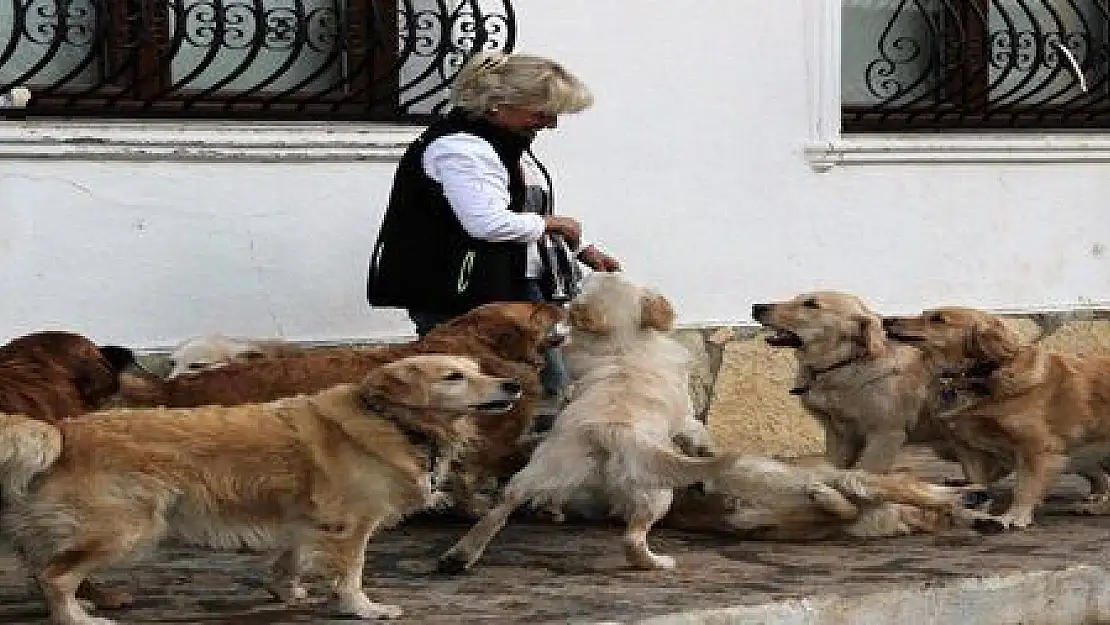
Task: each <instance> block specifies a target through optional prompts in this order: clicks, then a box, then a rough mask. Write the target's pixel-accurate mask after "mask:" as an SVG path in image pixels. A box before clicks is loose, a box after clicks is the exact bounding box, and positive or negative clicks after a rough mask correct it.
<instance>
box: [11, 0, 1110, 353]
mask: <svg viewBox="0 0 1110 625" xmlns="http://www.w3.org/2000/svg"><path fill="white" fill-rule="evenodd" d="M803 1H804V2H811V1H812V2H817V1H818V0H775V1H774V2H767V1H766V0H677V1H672V2H666V3H662V2H634V1H631V0H621V1H618V0H605V1H598V0H525V1H523V2H517V3H516V6H517V11H518V20H519V34H520V39H519V45H518V49H519V50H521V51H528V52H535V53H541V54H548V55H551V56H554V57H557V58H559V59H562V60H564V61H565V62H566V64H567V65H568V66H569V67H570V68H571V69H572V70H574V71H576V72H577V73H579V74H580V75H582V76H583V77H584V78H585V79H586V80H587V81H588V82H589V83H590V84H591V85H592V86H593V87H594V89H595V91H596V95H597V105H596V106H595V107H594V108H593V109H591V110H590V111H587V112H586V113H583V114H582V115H580V116H576V117H573V118H569V119H567V120H565V121H564V122H563V123H562V124H561V127H560V129H559V130H558V131H556V132H553V133H550V134H549V135H547V136H544V137H543V138H541V139H540V140H539V142H538V144H537V148H538V151H539V152H540V153H541V154H542V155H545V156H546V161H547V162H548V164H549V165H550V166H551V168H552V170H553V171H554V172H555V174H556V178H557V179H556V184H557V187H558V192H559V203H560V210H561V211H562V212H564V213H566V214H571V215H576V216H579V217H581V218H582V219H583V221H584V223H585V225H586V236H587V237H588V238H590V239H594V240H598V241H602V242H604V243H605V244H607V245H608V246H609V247H610V248H611V249H612V251H613V252H615V253H616V254H617V255H619V256H620V257H621V258H622V259H623V260H624V262H625V265H626V267H627V269H628V272H629V273H630V274H631V275H632V276H633V277H635V278H636V279H638V280H642V281H645V282H649V283H651V284H654V285H656V286H658V287H659V288H661V289H662V290H663V291H665V292H666V293H667V294H669V295H670V296H671V297H672V298H673V300H674V301H675V303H676V305H677V307H678V310H679V315H680V321H681V322H682V323H684V324H702V323H747V322H749V316H748V315H749V310H750V305H751V303H752V302H754V301H760V300H765V299H768V298H778V297H785V296H789V295H792V294H793V293H795V292H798V291H801V290H807V289H811V288H817V287H821V288H839V289H844V290H849V291H854V292H856V293H858V294H860V295H862V296H863V297H865V298H866V299H868V300H869V301H870V302H872V303H873V304H874V305H875V307H876V308H878V309H880V310H883V311H888V312H908V311H914V310H919V309H920V308H921V307H923V306H928V305H934V304H941V303H951V304H966V305H973V306H981V307H985V308H990V309H1004V310H1042V309H1068V308H1075V307H1089V306H1098V307H1110V258H1107V253H1106V251H1105V250H1106V248H1107V247H1108V246H1110V216H1108V215H1107V214H1106V209H1105V208H1104V206H1105V198H1107V197H1110V165H1108V164H1057V165H1045V164H1040V165H1016V164H1014V165H999V164H993V165H883V166H872V167H843V168H835V169H833V170H832V171H830V172H828V173H816V172H815V171H814V170H813V169H811V168H810V167H809V165H808V164H807V162H806V160H805V159H804V157H803V148H804V146H805V142H806V141H807V139H808V138H809V134H810V133H809V128H810V124H811V106H810V102H809V89H808V82H807V81H809V80H811V79H812V77H813V68H812V64H811V63H809V62H808V58H807V53H806V49H807V42H806V39H805V38H806V37H807V36H808V32H809V31H808V30H807V28H806V22H805V19H804V15H803V10H802V9H803V6H802V2H803ZM391 174H392V172H391V166H390V165H389V164H382V163H366V162H329V163H323V164H321V163H314V164H313V163H281V164H271V163H215V164H205V163H171V162H160V163H135V162H127V161H121V162H104V163H88V162H80V161H55V160H49V161H37V162H31V161H14V160H9V161H0V289H2V292H3V294H4V297H2V298H0V337H9V336H14V335H17V334H20V333H24V332H27V331H30V330H33V329H37V328H40V327H68V328H73V329H77V330H80V331H83V332H87V333H90V334H92V335H93V336H94V337H96V338H97V339H99V340H105V341H116V342H125V343H129V344H134V345H140V346H160V345H166V344H169V343H172V342H174V341H176V340H178V339H180V338H183V337H185V336H189V335H193V334H197V333H202V332H210V331H222V332H226V333H230V334H239V335H252V336H282V337H286V338H290V339H298V340H344V339H351V338H372V337H385V336H395V335H397V334H399V333H404V332H406V331H407V330H408V326H407V324H405V323H404V320H403V317H401V316H400V315H398V314H396V313H392V312H387V311H370V310H369V309H368V308H367V307H366V305H365V302H364V300H363V287H364V277H365V271H366V260H367V254H368V252H369V250H370V246H371V244H372V241H373V238H374V235H375V230H376V225H377V222H378V219H379V218H380V215H381V210H382V207H383V205H384V202H385V197H386V194H387V192H388V184H389V179H390V176H391Z"/></svg>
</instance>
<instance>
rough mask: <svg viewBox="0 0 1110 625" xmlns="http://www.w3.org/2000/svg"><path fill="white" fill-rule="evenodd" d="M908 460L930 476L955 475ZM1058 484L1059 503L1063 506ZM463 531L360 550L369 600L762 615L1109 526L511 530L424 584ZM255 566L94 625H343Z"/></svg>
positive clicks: (565, 616) (8, 580)
mask: <svg viewBox="0 0 1110 625" xmlns="http://www.w3.org/2000/svg"><path fill="white" fill-rule="evenodd" d="M922 458H923V457H922V456H921V455H920V454H910V455H909V456H908V460H907V462H908V463H909V464H911V465H913V466H914V468H915V469H917V470H919V471H920V472H921V473H924V474H927V475H929V476H931V477H936V476H939V475H949V474H954V473H953V470H954V467H953V466H951V465H946V464H942V463H937V462H935V461H931V460H923V459H922ZM1078 485H1079V482H1078V481H1077V480H1071V479H1069V480H1068V481H1067V482H1066V483H1065V485H1064V487H1063V488H1061V489H1058V493H1057V496H1063V497H1074V496H1075V495H1076V492H1075V489H1076V488H1078ZM465 529H466V526H465V525H463V524H459V523H445V522H442V521H439V522H434V523H433V522H430V521H419V522H410V523H408V524H406V525H404V526H401V527H398V528H395V529H392V530H389V531H387V532H384V533H383V534H381V535H379V536H378V537H377V538H376V540H374V541H373V542H372V543H371V546H370V553H369V554H368V559H367V569H366V588H367V592H368V594H369V595H370V597H371V598H372V599H373V600H376V601H382V602H387V603H393V604H398V605H400V606H402V607H403V608H404V609H405V610H406V616H405V617H404V618H402V619H400V620H399V621H395V622H397V623H404V624H414V623H431V624H439V623H443V624H446V623H491V624H494V623H524V622H527V623H532V624H544V623H584V622H595V621H603V620H617V621H622V622H625V621H630V620H633V619H635V618H638V617H647V616H654V615H660V614H666V613H670V612H677V611H681V610H684V609H701V608H712V607H724V606H728V605H739V604H751V603H762V602H767V601H773V600H779V599H788V598H796V597H802V596H812V595H822V594H841V595H856V594H866V593H873V592H879V591H882V590H884V589H893V588H894V587H896V586H899V585H917V586H921V585H931V584H938V583H944V582H945V581H950V580H953V579H956V578H960V577H967V576H980V575H984V574H993V573H1013V572H1017V571H1031V570H1048V569H1059V568H1063V567H1066V566H1072V565H1077V564H1094V565H1102V564H1104V562H1105V560H1106V558H1105V553H1106V551H1107V548H1108V546H1107V543H1108V541H1107V538H1108V535H1110V517H1088V516H1063V515H1046V516H1041V517H1040V518H1039V519H1038V524H1037V525H1036V526H1035V527H1033V528H1032V529H1029V530H1027V531H1024V532H1015V533H1008V534H998V535H979V534H976V533H973V532H970V531H965V530H958V531H953V532H951V533H946V534H943V535H939V536H918V537H910V538H903V539H895V540H886V541H876V542H871V543H849V542H824V543H816V544H786V543H766V542H763V543H760V542H740V541H735V540H730V539H729V538H727V537H721V536H709V535H698V534H691V533H686V532H679V531H674V530H666V529H663V530H658V531H656V532H654V533H653V546H654V547H655V548H656V550H657V551H659V552H661V553H667V554H671V555H675V556H677V557H678V560H679V568H678V569H677V570H675V571H669V572H640V571H632V570H629V569H627V568H625V567H624V563H623V558H622V556H621V552H620V546H619V543H618V542H617V538H618V536H619V532H618V530H617V529H616V528H614V527H607V526H603V525H592V526H588V525H587V526H584V525H566V526H558V525H551V524H540V523H536V522H527V523H526V522H516V523H510V525H509V527H508V528H506V530H505V531H504V532H503V533H502V534H501V535H499V536H498V537H497V539H495V541H494V543H493V544H492V545H491V546H490V549H489V551H487V553H486V557H485V558H484V559H483V560H482V561H481V562H480V563H479V564H478V566H477V567H476V568H475V569H474V570H473V571H472V572H470V573H468V574H465V575H462V576H457V577H447V576H439V575H436V574H434V573H433V571H432V569H433V567H434V563H435V559H436V557H437V556H438V555H439V554H440V553H442V552H443V551H444V550H445V549H446V548H447V547H448V546H450V544H451V543H452V542H453V541H454V540H455V539H457V538H458V537H459V536H460V535H461V534H462V533H463V532H464V531H465ZM262 562H263V559H262V558H261V557H260V556H257V555H245V554H236V553H212V552H204V551H199V550H192V549H183V548H169V549H164V550H162V551H159V552H158V553H157V554H155V555H154V556H153V557H151V558H150V559H147V560H145V561H143V562H141V563H140V564H138V565H136V566H134V567H132V568H130V569H120V570H112V571H106V572H104V573H102V574H101V575H100V576H99V578H100V579H102V580H104V581H105V582H107V583H110V584H116V585H122V586H125V587H128V588H129V589H131V590H133V591H134V592H135V593H136V595H137V596H138V597H139V602H138V604H137V605H136V606H135V607H134V608H132V609H129V610H122V611H118V612H115V613H111V614H110V613H105V614H104V616H111V617H114V618H118V619H119V620H120V621H122V622H125V623H234V624H236V625H254V624H273V625H284V624H290V623H321V624H327V623H343V622H346V623H349V622H351V621H343V620H328V619H327V618H325V617H324V615H323V613H322V612H321V606H318V605H313V604H309V605H308V606H305V607H298V608H295V609H290V608H286V607H284V606H282V605H281V604H277V603H273V602H271V601H269V600H268V597H267V595H266V593H265V592H264V591H263V590H262V589H261V586H260V575H259V574H260V572H261V563H262ZM44 616H45V613H44V610H43V607H42V604H41V602H40V601H39V600H38V599H36V598H35V597H34V596H33V595H32V594H31V593H30V587H29V585H28V583H27V581H26V576H25V574H24V573H23V572H22V571H21V570H20V569H19V568H18V567H17V565H16V562H15V560H14V558H13V557H12V556H11V555H10V554H7V553H0V623H29V624H30V623H35V624H37V623H45V620H44Z"/></svg>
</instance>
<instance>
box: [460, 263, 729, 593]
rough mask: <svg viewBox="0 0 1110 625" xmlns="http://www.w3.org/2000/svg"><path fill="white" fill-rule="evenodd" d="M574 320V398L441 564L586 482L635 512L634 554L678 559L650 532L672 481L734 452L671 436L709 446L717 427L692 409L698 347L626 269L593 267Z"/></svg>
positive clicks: (632, 557) (710, 472)
mask: <svg viewBox="0 0 1110 625" xmlns="http://www.w3.org/2000/svg"><path fill="white" fill-rule="evenodd" d="M569 322H570V326H571V329H570V337H569V343H568V344H567V345H566V347H565V348H564V353H565V355H566V360H567V365H568V368H569V369H570V373H571V378H572V380H573V389H572V392H571V397H570V403H569V404H568V405H567V407H566V408H565V409H564V410H563V412H562V413H561V414H560V415H559V416H558V418H557V419H556V420H555V424H554V427H553V428H552V430H551V432H550V433H549V434H548V435H547V436H546V437H545V438H544V440H543V441H542V442H540V443H539V445H538V446H537V447H536V449H535V451H534V452H533V454H532V458H531V460H530V461H529V462H528V465H527V466H525V467H524V468H523V469H522V470H521V471H520V472H519V473H517V474H516V475H515V476H513V478H512V480H510V482H509V484H508V486H507V487H506V489H505V493H504V500H503V503H502V504H501V505H499V506H497V507H496V508H494V509H493V510H491V511H490V512H489V513H487V514H486V516H485V517H483V518H482V519H481V520H480V521H479V522H478V523H477V524H476V525H475V526H474V527H473V528H472V529H471V530H470V532H469V533H468V534H467V535H466V536H465V537H463V539H462V540H460V541H459V543H458V544H456V545H455V546H454V547H452V548H451V549H450V550H449V551H448V552H447V553H446V554H445V555H444V556H443V558H441V561H440V567H441V569H443V570H445V571H459V570H463V569H466V568H468V567H470V566H471V565H472V564H473V563H474V562H475V561H477V559H478V558H479V557H480V556H481V554H482V552H483V551H484V549H485V547H486V545H487V544H489V541H490V540H491V539H492V538H493V536H494V535H495V534H496V533H497V532H498V531H499V530H500V529H501V527H503V526H504V524H505V522H506V520H507V519H508V517H509V515H510V514H511V513H512V511H513V510H514V509H516V508H517V507H519V506H521V505H523V504H525V503H531V504H532V505H536V506H547V507H554V508H558V507H561V506H562V505H564V504H565V503H566V502H567V501H568V500H570V499H571V498H572V497H573V496H575V495H576V494H579V493H581V492H582V491H583V490H587V491H594V490H596V491H599V492H602V493H604V495H605V496H606V498H607V500H608V502H609V504H610V506H611V507H612V509H613V512H614V513H616V514H620V515H622V516H623V517H624V518H625V519H626V520H627V523H628V525H627V530H626V532H625V536H624V548H625V553H626V556H627V558H628V560H629V562H630V564H632V565H633V566H635V567H638V568H648V569H665V568H671V567H673V566H674V559H673V558H671V557H669V556H664V555H657V554H654V553H652V552H651V550H650V549H649V548H648V544H647V534H648V532H649V531H650V530H651V527H652V525H654V524H655V522H656V521H658V520H659V519H660V518H662V517H663V515H664V514H666V512H667V510H668V509H669V507H670V505H671V500H672V497H673V489H674V488H677V487H681V486H689V485H691V484H694V483H696V482H700V481H705V480H709V479H711V478H712V477H714V476H715V475H718V474H720V472H721V471H722V470H723V469H725V468H727V467H729V466H730V465H731V464H732V463H733V462H734V459H733V458H731V457H727V456H718V457H689V456H687V455H684V454H683V453H682V452H681V451H680V450H679V449H678V448H677V447H676V445H675V443H674V442H673V441H674V440H675V439H678V440H683V441H687V442H689V443H690V445H691V446H692V447H695V448H696V447H707V446H708V444H709V434H708V432H707V431H706V429H705V426H704V425H702V424H701V423H700V422H698V421H697V420H696V419H694V416H693V407H692V405H691V401H690V392H689V379H690V360H691V359H690V354H689V353H688V352H687V350H686V349H685V348H684V347H683V346H682V345H681V344H679V343H678V342H676V341H675V340H673V339H671V338H669V337H668V336H667V334H666V333H667V332H668V331H669V330H671V329H672V327H673V323H674V312H673V310H672V308H671V305H670V303H669V302H668V301H667V299H666V298H664V297H663V296H662V295H659V294H657V293H653V292H651V291H649V290H647V289H645V288H643V287H640V286H637V285H634V284H632V283H630V282H628V281H626V280H625V279H624V278H623V277H621V276H620V275H617V274H594V275H592V276H590V277H589V278H588V279H587V280H586V283H585V284H584V288H583V292H582V294H581V295H579V296H578V297H577V298H575V300H574V301H572V302H571V303H570V306H569Z"/></svg>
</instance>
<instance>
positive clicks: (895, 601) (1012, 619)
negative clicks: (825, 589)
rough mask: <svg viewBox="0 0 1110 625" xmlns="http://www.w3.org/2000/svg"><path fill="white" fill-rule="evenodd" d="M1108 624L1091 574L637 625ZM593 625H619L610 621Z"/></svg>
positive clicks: (1104, 589)
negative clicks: (848, 624)
mask: <svg viewBox="0 0 1110 625" xmlns="http://www.w3.org/2000/svg"><path fill="white" fill-rule="evenodd" d="M1107 619H1110V573H1108V572H1107V571H1106V570H1105V569H1102V568H1099V567H1093V566H1077V567H1073V568H1068V569H1065V570H1062V571H1033V572H1029V573H1019V574H1016V575H1009V576H1005V577H987V578H982V579H967V580H961V581H959V582H957V583H955V584H950V585H943V586H938V587H928V586H926V587H924V588H918V589H899V590H894V591H888V592H882V593H875V594H870V595H864V596H862V597H847V598H845V597H811V598H805V599H801V600H793V601H783V602H775V603H767V604H762V605H754V606H740V607H735V608H723V609H712V610H698V611H693V612H686V613H679V614H670V615H665V616H659V617H653V618H647V619H643V620H639V621H634V622H635V623H636V624H637V625H764V624H766V625H772V624H773V625H842V624H844V623H851V624H852V625H882V624H886V623H913V624H914V625H966V624H968V623H974V624H975V625H1026V624H1029V623H1037V624H1038V625H1055V624H1059V625H1080V624H1090V625H1094V624H1097V623H1102V622H1105V621H1106V620H1107ZM595 625H617V622H616V621H606V622H604V623H597V624H595Z"/></svg>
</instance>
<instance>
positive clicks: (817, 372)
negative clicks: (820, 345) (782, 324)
mask: <svg viewBox="0 0 1110 625" xmlns="http://www.w3.org/2000/svg"><path fill="white" fill-rule="evenodd" d="M857 360H859V359H858V358H856V357H855V356H852V357H851V358H847V359H845V360H841V361H840V362H836V363H833V364H831V365H829V366H827V367H824V368H821V369H813V370H812V371H811V372H810V374H809V381H810V382H813V381H814V380H816V379H817V378H818V376H822V375H825V374H826V373H830V372H832V371H836V370H837V369H840V368H843V367H847V366H848V365H850V364H852V363H853V362H855V361H857ZM811 388H812V387H811V386H810V385H809V384H808V383H807V384H806V385H805V386H795V387H794V388H792V389H790V394H791V395H805V394H806V393H808V392H809V391H810V389H811Z"/></svg>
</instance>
